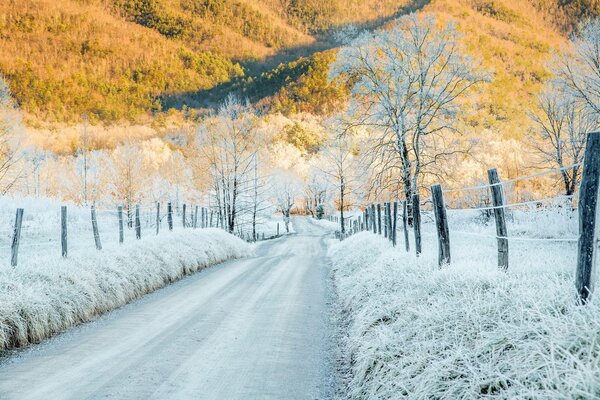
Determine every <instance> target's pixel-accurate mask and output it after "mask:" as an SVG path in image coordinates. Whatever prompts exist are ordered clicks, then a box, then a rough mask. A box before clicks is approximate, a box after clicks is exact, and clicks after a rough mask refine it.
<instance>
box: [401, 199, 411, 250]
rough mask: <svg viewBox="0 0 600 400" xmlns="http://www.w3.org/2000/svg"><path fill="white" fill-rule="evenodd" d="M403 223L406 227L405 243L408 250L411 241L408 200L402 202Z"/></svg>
mask: <svg viewBox="0 0 600 400" xmlns="http://www.w3.org/2000/svg"><path fill="white" fill-rule="evenodd" d="M402 225H403V227H404V245H405V248H406V251H410V242H409V239H408V203H407V201H406V200H404V201H403V202H402Z"/></svg>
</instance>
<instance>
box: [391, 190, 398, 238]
mask: <svg viewBox="0 0 600 400" xmlns="http://www.w3.org/2000/svg"><path fill="white" fill-rule="evenodd" d="M397 225H398V202H397V201H395V202H394V217H393V219H392V244H393V245H394V247H396V243H397V240H396V236H397V229H398V226H397Z"/></svg>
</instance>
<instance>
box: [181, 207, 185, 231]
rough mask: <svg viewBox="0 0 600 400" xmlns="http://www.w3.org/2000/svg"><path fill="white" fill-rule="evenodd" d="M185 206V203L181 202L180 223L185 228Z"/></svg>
mask: <svg viewBox="0 0 600 400" xmlns="http://www.w3.org/2000/svg"><path fill="white" fill-rule="evenodd" d="M185 207H186V206H185V203H183V213H182V214H181V218H182V220H181V224H182V225H183V227H184V228H185V224H186V221H185V210H186V208H185Z"/></svg>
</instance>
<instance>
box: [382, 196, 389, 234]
mask: <svg viewBox="0 0 600 400" xmlns="http://www.w3.org/2000/svg"><path fill="white" fill-rule="evenodd" d="M387 204H388V203H387V202H383V237H384V238H386V239H387V237H388V214H387V210H388V208H387Z"/></svg>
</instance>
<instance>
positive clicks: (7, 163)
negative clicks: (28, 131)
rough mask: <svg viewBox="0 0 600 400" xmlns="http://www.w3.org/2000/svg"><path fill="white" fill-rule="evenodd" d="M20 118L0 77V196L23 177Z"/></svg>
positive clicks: (8, 89) (7, 88)
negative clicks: (20, 164) (18, 164)
mask: <svg viewBox="0 0 600 400" xmlns="http://www.w3.org/2000/svg"><path fill="white" fill-rule="evenodd" d="M20 122H21V121H20V118H19V114H18V113H17V110H16V107H15V103H14V101H13V99H12V96H11V93H10V88H9V87H8V84H7V83H6V81H5V80H4V78H3V77H2V75H0V195H5V194H6V193H7V192H8V191H9V190H11V189H12V187H13V186H14V185H15V183H16V182H17V181H18V180H19V178H20V177H21V173H22V169H21V168H18V167H17V163H18V161H19V152H18V148H19V134H20V131H19V130H20V129H19V128H20V125H21V124H20Z"/></svg>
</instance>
